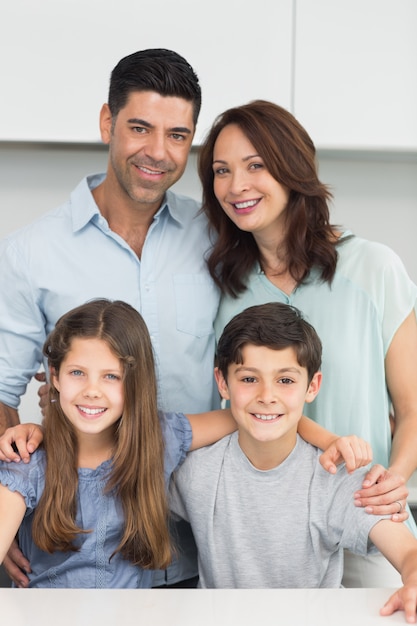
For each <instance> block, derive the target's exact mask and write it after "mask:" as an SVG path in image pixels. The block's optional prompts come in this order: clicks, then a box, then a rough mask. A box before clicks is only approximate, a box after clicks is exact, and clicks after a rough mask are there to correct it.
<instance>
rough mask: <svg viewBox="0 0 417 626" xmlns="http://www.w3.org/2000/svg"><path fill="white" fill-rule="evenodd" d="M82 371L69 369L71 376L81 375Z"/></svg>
mask: <svg viewBox="0 0 417 626" xmlns="http://www.w3.org/2000/svg"><path fill="white" fill-rule="evenodd" d="M83 373H84V372H82V371H81V370H71V371H70V375H71V376H82V375H83Z"/></svg>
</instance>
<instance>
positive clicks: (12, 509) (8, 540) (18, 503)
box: [0, 485, 26, 563]
mask: <svg viewBox="0 0 417 626" xmlns="http://www.w3.org/2000/svg"><path fill="white" fill-rule="evenodd" d="M25 511H26V503H25V500H24V498H23V496H22V495H21V494H20V493H18V492H17V491H10V489H8V488H7V487H5V486H4V485H0V563H3V560H4V557H5V556H6V554H7V552H8V550H9V548H10V546H11V545H12V543H13V540H14V538H15V537H16V533H17V531H18V530H19V526H20V524H21V522H22V520H23V517H24V515H25Z"/></svg>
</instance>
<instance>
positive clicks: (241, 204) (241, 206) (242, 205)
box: [235, 200, 258, 209]
mask: <svg viewBox="0 0 417 626" xmlns="http://www.w3.org/2000/svg"><path fill="white" fill-rule="evenodd" d="M257 202H258V201H257V200H248V201H247V202H235V207H236V208H237V209H248V208H249V207H251V206H255V204H256V203H257Z"/></svg>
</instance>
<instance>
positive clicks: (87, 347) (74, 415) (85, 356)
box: [52, 337, 124, 435]
mask: <svg viewBox="0 0 417 626" xmlns="http://www.w3.org/2000/svg"><path fill="white" fill-rule="evenodd" d="M52 383H53V385H54V386H55V388H56V389H57V390H58V391H59V402H60V404H61V407H62V410H63V412H64V413H65V415H66V416H67V418H68V419H69V420H70V422H71V423H72V424H73V426H74V428H75V429H76V430H77V431H78V433H79V434H80V433H83V434H91V435H94V434H101V433H104V432H105V431H109V432H110V431H111V432H113V430H114V429H113V425H114V424H115V422H117V421H118V419H119V418H120V417H121V415H122V412H123V404H124V388H123V367H122V364H121V362H120V360H119V358H118V357H117V356H115V354H114V353H113V352H112V351H111V350H110V348H109V346H108V345H107V343H106V342H105V341H103V340H102V339H90V338H89V339H86V338H85V339H84V338H79V337H77V338H75V339H73V340H72V342H71V347H70V350H69V351H68V353H67V355H66V356H65V358H64V360H63V361H62V363H61V367H60V369H59V372H58V374H57V375H56V374H52Z"/></svg>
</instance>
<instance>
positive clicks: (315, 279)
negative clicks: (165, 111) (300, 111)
mask: <svg viewBox="0 0 417 626" xmlns="http://www.w3.org/2000/svg"><path fill="white" fill-rule="evenodd" d="M199 175H200V178H201V182H202V187H203V208H204V211H205V213H206V215H207V217H208V219H209V222H210V224H211V227H212V229H213V230H214V231H215V233H216V235H217V238H216V241H215V243H214V247H213V249H212V252H211V255H210V257H209V259H208V265H209V269H210V272H211V275H212V277H213V278H214V280H215V281H216V282H217V284H218V286H219V287H220V289H221V290H222V292H223V298H222V302H221V305H220V309H219V313H218V318H217V322H216V334H217V335H218V336H219V335H220V334H221V332H222V330H223V328H224V326H225V325H226V323H227V322H228V321H229V320H230V319H231V318H232V317H233V316H234V315H236V314H237V313H239V312H240V311H242V310H243V309H245V308H247V307H248V306H252V305H256V304H263V303H266V302H271V301H278V302H284V303H287V304H292V305H294V306H296V307H297V308H298V309H300V310H301V311H302V312H303V313H304V315H305V316H306V319H308V321H309V322H310V323H311V324H312V325H313V326H314V327H315V328H316V330H317V333H318V335H319V336H320V338H321V340H322V342H323V366H322V369H323V377H324V380H325V381H326V384H325V385H323V387H322V390H321V393H320V394H319V396H318V397H317V399H316V400H315V402H313V403H312V404H310V405H308V406H307V407H306V414H307V415H308V416H309V417H311V418H313V419H315V420H317V422H319V423H321V425H322V426H325V427H326V428H328V429H330V430H334V431H335V432H337V433H341V434H343V433H347V432H354V433H356V434H357V435H359V436H361V437H364V438H365V439H367V440H368V441H370V443H371V446H372V449H373V452H374V457H375V459H376V461H377V463H378V464H380V465H378V466H375V467H374V468H373V469H372V470H371V474H370V478H371V480H370V481H369V483H370V484H373V483H375V482H377V483H378V484H376V485H375V486H372V487H371V488H369V489H368V490H366V489H363V490H362V491H360V492H358V494H357V505H358V506H366V505H369V508H368V509H367V510H368V512H371V513H378V514H390V515H395V516H396V519H397V520H398V521H402V520H404V519H406V518H407V517H408V515H407V512H406V511H405V510H404V509H405V498H406V495H407V490H406V489H404V485H405V482H406V481H407V480H408V479H409V477H410V476H411V474H412V472H413V471H414V470H415V468H416V454H415V450H416V446H417V359H416V354H417V323H416V316H415V312H414V307H415V306H416V301H417V288H416V286H415V285H414V284H413V283H412V282H411V280H410V279H409V277H408V276H407V273H406V271H405V269H404V266H403V264H402V263H401V261H400V259H399V258H398V257H397V256H396V255H395V254H394V253H393V252H392V251H391V250H389V249H388V248H387V247H386V246H383V245H381V244H377V243H373V242H369V241H365V240H363V239H359V238H358V237H355V236H354V235H353V234H352V233H350V232H348V231H345V232H342V231H341V230H339V229H338V228H337V227H335V226H333V225H331V224H330V221H329V220H330V218H329V208H328V202H329V200H330V197H331V196H330V193H329V191H328V189H327V187H326V186H325V185H323V184H322V183H321V181H320V180H319V178H318V174H317V165H316V159H315V147H314V144H313V142H312V141H311V139H310V137H309V135H308V134H307V132H306V131H305V129H304V128H303V127H302V126H301V125H300V124H299V123H298V121H297V120H296V119H295V118H294V117H293V116H292V115H291V114H290V113H289V112H288V111H286V110H285V109H283V108H281V107H279V106H277V105H276V104H273V103H272V102H266V101H261V100H258V101H254V102H250V103H249V104H246V105H244V106H240V107H236V108H233V109H229V110H227V111H225V112H224V113H223V114H222V115H220V116H219V117H218V119H217V120H216V121H215V123H214V125H213V127H212V129H211V130H210V132H209V134H208V136H207V138H206V140H205V142H204V144H203V146H202V148H201V150H200V160H199ZM391 402H392V406H393V412H394V418H395V421H394V424H395V425H394V430H393V437H392V433H391V429H390V421H389V412H390V403H391ZM382 466H384V467H382ZM385 467H388V470H389V471H385V469H384V468H385ZM410 522H412V520H410ZM413 526H414V524H413ZM414 530H415V527H414ZM347 556H348V558H349V559H351V558H352V557H351V555H347ZM368 564H370V565H371V567H370V569H368V567H367V565H368ZM352 565H353V567H354V568H356V567H358V570H359V572H358V576H356V574H353V575H352V576H351V577H350V578H349V579H348V578H346V577H345V579H344V581H343V584H344V585H345V586H366V587H370V586H379V587H383V586H386V587H391V586H397V583H398V580H397V574H396V573H395V579H394V580H392V579H391V580H390V578H388V577H384V576H385V575H384V569H383V567H382V565H383V563H382V562H381V560H380V559H379V560H378V559H377V560H376V561H375V565H374V564H372V563H371V562H370V561H368V563H365V562H364V561H361V562H356V563H355V564H352Z"/></svg>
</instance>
